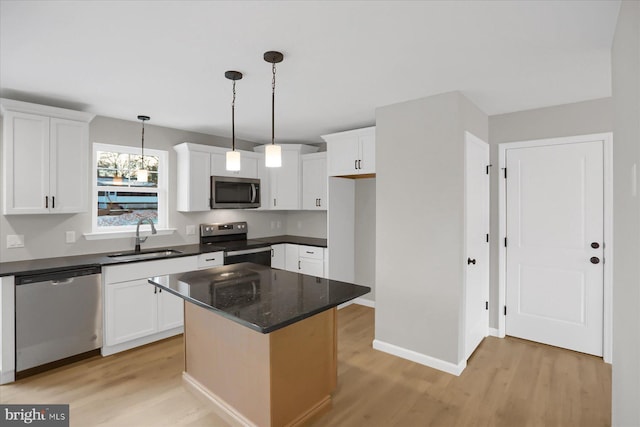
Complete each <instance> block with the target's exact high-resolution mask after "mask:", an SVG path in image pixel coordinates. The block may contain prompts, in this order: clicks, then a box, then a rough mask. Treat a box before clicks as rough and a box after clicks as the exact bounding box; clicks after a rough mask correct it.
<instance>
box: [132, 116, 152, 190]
mask: <svg viewBox="0 0 640 427" xmlns="http://www.w3.org/2000/svg"><path fill="white" fill-rule="evenodd" d="M149 119H151V117H149V116H138V120H141V121H142V156H141V160H140V169H138V171H137V172H136V179H137V180H138V182H147V181H148V180H149V171H148V170H147V169H146V168H145V167H144V122H146V121H147V120H149Z"/></svg>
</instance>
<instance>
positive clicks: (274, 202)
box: [273, 199, 277, 207]
mask: <svg viewBox="0 0 640 427" xmlns="http://www.w3.org/2000/svg"><path fill="white" fill-rule="evenodd" d="M273 206H274V207H276V206H277V203H276V199H273Z"/></svg>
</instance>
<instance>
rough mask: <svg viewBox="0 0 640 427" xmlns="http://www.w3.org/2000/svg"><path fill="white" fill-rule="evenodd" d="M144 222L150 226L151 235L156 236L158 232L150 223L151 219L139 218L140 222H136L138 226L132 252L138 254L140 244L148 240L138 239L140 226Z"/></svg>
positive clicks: (144, 238) (151, 222) (145, 238)
mask: <svg viewBox="0 0 640 427" xmlns="http://www.w3.org/2000/svg"><path fill="white" fill-rule="evenodd" d="M145 222H146V223H147V224H149V225H150V226H151V234H158V232H157V231H156V227H155V226H154V225H153V221H151V219H149V218H140V220H139V221H138V225H136V247H135V249H134V252H140V243H144V242H146V241H147V239H148V238H149V236H147V237H142V238H141V237H140V224H142V223H145Z"/></svg>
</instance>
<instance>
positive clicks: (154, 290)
mask: <svg viewBox="0 0 640 427" xmlns="http://www.w3.org/2000/svg"><path fill="white" fill-rule="evenodd" d="M153 293H154V294H157V293H158V288H156V287H155V286H154V287H153Z"/></svg>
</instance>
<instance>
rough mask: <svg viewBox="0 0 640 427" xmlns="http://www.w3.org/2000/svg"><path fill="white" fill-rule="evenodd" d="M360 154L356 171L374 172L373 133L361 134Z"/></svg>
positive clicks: (374, 151) (374, 143) (374, 139)
mask: <svg viewBox="0 0 640 427" xmlns="http://www.w3.org/2000/svg"><path fill="white" fill-rule="evenodd" d="M358 139H359V142H360V156H359V157H358V158H359V162H358V173H361V174H364V173H375V172H376V136H375V133H371V134H367V135H361V136H360V137H359V138H358Z"/></svg>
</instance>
